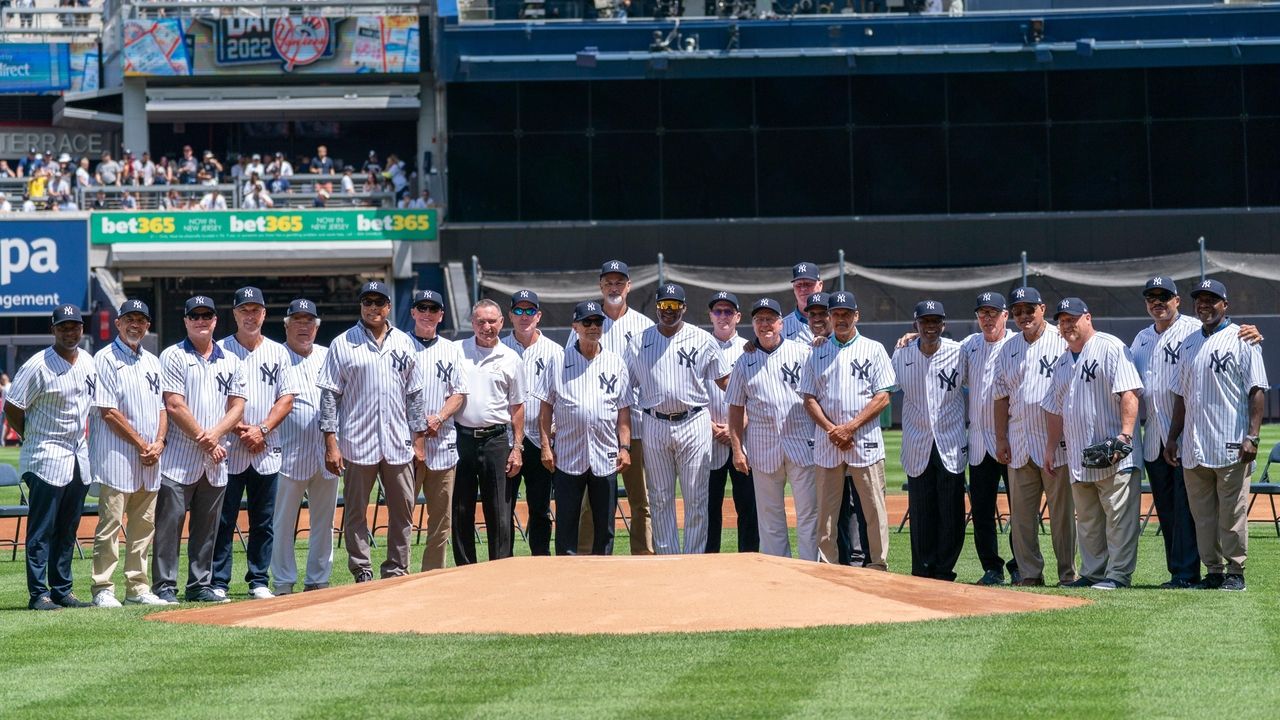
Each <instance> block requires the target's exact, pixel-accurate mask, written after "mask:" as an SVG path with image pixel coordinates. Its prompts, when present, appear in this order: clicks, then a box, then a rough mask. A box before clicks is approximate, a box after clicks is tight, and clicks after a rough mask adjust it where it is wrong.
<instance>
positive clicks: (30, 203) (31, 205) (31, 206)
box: [22, 194, 36, 213]
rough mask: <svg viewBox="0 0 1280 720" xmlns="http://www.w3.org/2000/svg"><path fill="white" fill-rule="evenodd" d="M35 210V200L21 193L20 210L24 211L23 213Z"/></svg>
mask: <svg viewBox="0 0 1280 720" xmlns="http://www.w3.org/2000/svg"><path fill="white" fill-rule="evenodd" d="M35 211H36V203H35V201H34V200H32V199H31V196H30V195H26V194H23V196H22V212H24V213H29V212H35Z"/></svg>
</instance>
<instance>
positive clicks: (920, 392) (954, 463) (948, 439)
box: [893, 338, 969, 477]
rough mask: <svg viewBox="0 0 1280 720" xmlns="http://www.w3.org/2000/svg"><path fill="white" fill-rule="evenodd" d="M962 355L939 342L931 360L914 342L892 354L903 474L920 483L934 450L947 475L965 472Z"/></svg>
mask: <svg viewBox="0 0 1280 720" xmlns="http://www.w3.org/2000/svg"><path fill="white" fill-rule="evenodd" d="M965 360H966V354H965V353H963V352H961V351H960V343H958V342H956V341H954V340H948V339H946V338H943V339H942V342H941V344H940V345H939V347H938V349H937V350H936V351H934V353H933V355H925V354H924V353H923V352H921V350H920V341H919V340H916V341H914V342H912V343H911V344H909V345H907V346H906V347H902V348H898V349H897V350H896V351H895V352H894V353H893V374H894V377H896V378H897V381H898V383H897V384H898V387H899V388H901V389H902V453H901V458H902V469H903V470H904V471H905V472H906V473H907V476H908V477H919V476H920V475H922V474H923V473H924V471H925V468H926V467H928V466H929V456H930V455H931V454H932V451H933V448H934V446H935V445H936V446H937V448H938V456H939V457H940V458H942V465H943V467H945V468H946V469H947V472H952V473H960V472H964V468H965V465H967V464H968V460H969V457H968V448H967V445H968V442H969V441H968V434H967V433H966V432H965V427H964V410H965V399H964V389H963V383H964V376H965V369H966V368H965Z"/></svg>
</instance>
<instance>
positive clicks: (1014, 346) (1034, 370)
mask: <svg viewBox="0 0 1280 720" xmlns="http://www.w3.org/2000/svg"><path fill="white" fill-rule="evenodd" d="M1066 351H1067V341H1066V340H1063V339H1062V335H1061V334H1060V333H1059V332H1058V328H1056V327H1054V326H1052V325H1050V324H1048V323H1045V325H1044V332H1043V333H1042V334H1041V335H1040V337H1038V338H1036V340H1035V342H1032V343H1028V342H1027V339H1026V337H1024V336H1023V335H1022V333H1016V334H1014V335H1013V336H1011V337H1010V338H1009V339H1008V340H1005V342H1004V345H1003V346H1002V347H1001V348H1000V353H999V355H997V359H996V369H995V381H996V384H995V390H994V392H993V393H992V394H993V399H998V398H1003V397H1007V398H1009V454H1010V456H1011V457H1010V462H1009V466H1010V467H1015V468H1020V467H1022V466H1023V465H1026V464H1027V463H1028V462H1034V463H1035V464H1036V465H1037V466H1039V467H1045V466H1046V463H1045V459H1044V446H1045V445H1046V444H1047V443H1048V442H1049V429H1048V427H1047V426H1046V425H1045V417H1044V408H1043V407H1041V403H1042V402H1044V398H1045V396H1046V395H1048V394H1049V391H1050V390H1051V389H1052V388H1053V372H1054V368H1056V367H1057V366H1058V360H1059V359H1061V357H1062V355H1063V353H1065V352H1066ZM1065 463H1066V458H1065V457H1064V456H1063V451H1062V448H1061V446H1059V448H1058V450H1057V452H1055V453H1054V458H1053V467H1060V466H1062V465H1064V464H1065Z"/></svg>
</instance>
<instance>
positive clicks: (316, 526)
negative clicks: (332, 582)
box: [271, 470, 338, 595]
mask: <svg viewBox="0 0 1280 720" xmlns="http://www.w3.org/2000/svg"><path fill="white" fill-rule="evenodd" d="M304 493H305V494H306V497H307V512H308V513H309V514H310V517H311V525H310V527H311V530H310V531H309V532H308V533H307V575H306V578H305V579H304V580H303V581H302V584H303V588H304V589H308V588H321V587H328V586H329V574H330V572H331V571H332V568H333V513H334V510H335V506H336V503H337V498H338V479H337V478H333V479H329V478H326V477H325V476H324V471H323V470H316V472H315V474H314V475H312V476H311V477H309V478H297V479H295V478H290V477H285V476H284V475H283V474H282V475H281V476H280V478H279V480H278V481H277V482H276V505H275V513H276V514H275V518H274V519H273V521H272V529H273V535H275V542H274V544H272V546H271V576H272V577H273V578H274V579H275V585H276V594H277V595H284V594H287V593H291V592H293V585H294V583H296V582H297V581H298V559H297V556H296V555H294V544H293V536H294V534H295V533H296V531H297V529H298V508H300V507H301V506H302V496H303V494H304Z"/></svg>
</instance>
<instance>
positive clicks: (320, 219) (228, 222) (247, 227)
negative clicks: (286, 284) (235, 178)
mask: <svg viewBox="0 0 1280 720" xmlns="http://www.w3.org/2000/svg"><path fill="white" fill-rule="evenodd" d="M89 228H90V231H89V237H90V240H91V242H92V243H93V244H94V245H111V244H114V243H140V242H141V243H160V242H179V243H182V242H190V243H201V242H285V241H288V242H295V241H304V242H305V241H313V242H324V241H334V240H343V241H352V240H355V241H373V240H404V241H430V240H435V239H436V211H435V210H434V209H426V210H392V209H382V208H368V209H359V208H354V209H349V210H348V209H344V210H222V211H212V212H200V211H190V210H178V211H175V212H97V213H94V214H93V216H92V217H90V218H89Z"/></svg>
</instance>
